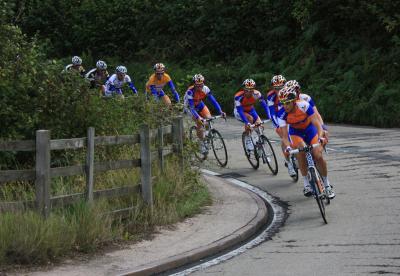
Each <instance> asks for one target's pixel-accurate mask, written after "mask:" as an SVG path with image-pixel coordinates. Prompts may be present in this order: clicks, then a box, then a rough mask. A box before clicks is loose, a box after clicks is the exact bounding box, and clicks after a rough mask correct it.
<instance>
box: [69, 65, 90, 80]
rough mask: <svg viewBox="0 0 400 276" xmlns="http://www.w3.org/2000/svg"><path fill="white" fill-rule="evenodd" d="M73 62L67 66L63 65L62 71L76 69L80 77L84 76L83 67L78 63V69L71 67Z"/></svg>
mask: <svg viewBox="0 0 400 276" xmlns="http://www.w3.org/2000/svg"><path fill="white" fill-rule="evenodd" d="M73 66H74V65H73V64H68V65H67V66H65V69H64V71H66V72H69V71H76V72H78V73H79V74H80V75H81V76H82V77H84V76H85V73H86V71H85V68H83V66H82V65H79V67H78V69H75V67H73Z"/></svg>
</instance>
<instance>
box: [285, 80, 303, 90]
mask: <svg viewBox="0 0 400 276" xmlns="http://www.w3.org/2000/svg"><path fill="white" fill-rule="evenodd" d="M285 87H293V88H294V89H295V90H296V92H299V91H300V88H301V87H300V84H299V83H298V82H297V81H296V80H290V81H288V82H286V83H285Z"/></svg>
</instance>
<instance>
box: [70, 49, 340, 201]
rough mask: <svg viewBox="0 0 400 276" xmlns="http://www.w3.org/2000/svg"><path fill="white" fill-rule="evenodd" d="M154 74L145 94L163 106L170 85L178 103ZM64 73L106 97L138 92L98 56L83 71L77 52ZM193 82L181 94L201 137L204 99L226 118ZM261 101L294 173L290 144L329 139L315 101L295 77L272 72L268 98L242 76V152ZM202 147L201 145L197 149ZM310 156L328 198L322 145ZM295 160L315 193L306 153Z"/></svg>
mask: <svg viewBox="0 0 400 276" xmlns="http://www.w3.org/2000/svg"><path fill="white" fill-rule="evenodd" d="M153 69H154V73H153V74H152V75H151V76H150V77H149V79H148V81H147V83H146V88H145V90H146V95H148V96H153V97H154V98H155V99H157V100H160V101H162V102H163V103H164V104H166V105H171V104H172V103H171V100H170V98H169V96H168V95H167V94H166V93H165V92H164V87H165V86H166V85H168V86H169V88H170V90H171V92H172V94H173V97H174V101H175V102H176V103H179V102H180V97H179V94H178V92H177V90H176V88H175V85H174V83H173V81H172V79H171V77H170V76H169V75H168V74H167V73H166V72H165V66H164V64H162V63H157V64H155V65H154V67H153ZM65 70H66V71H71V70H73V71H75V72H77V73H79V74H80V75H81V76H83V77H85V78H86V79H87V80H89V81H90V85H91V87H93V88H100V91H101V93H102V95H103V96H104V97H111V96H113V95H118V96H121V97H123V91H122V86H123V85H125V84H127V85H128V86H129V88H130V89H131V91H132V92H133V93H134V94H137V93H138V91H137V89H136V88H135V86H134V84H133V82H132V80H131V78H130V77H129V75H127V69H126V67H125V66H123V65H119V66H117V67H116V69H115V73H114V74H113V75H111V76H109V73H108V72H107V64H106V63H105V62H104V61H102V60H99V61H97V63H96V68H93V69H91V70H90V71H89V72H86V71H85V69H84V68H83V66H82V59H81V58H80V57H78V56H74V57H73V58H72V64H70V65H67V66H66V68H65ZM192 80H193V83H192V85H190V86H189V87H188V89H187V91H186V93H185V95H184V100H183V101H184V103H183V104H184V111H185V113H186V114H188V115H189V116H190V117H191V118H192V119H193V121H194V122H195V123H196V126H197V136H198V137H199V138H200V140H202V139H204V124H205V119H209V118H211V113H210V110H209V109H208V107H207V106H206V105H205V103H204V100H205V99H206V98H208V99H209V100H210V101H211V103H212V104H213V106H214V108H215V110H216V112H217V113H218V114H220V115H222V116H223V117H225V116H226V114H225V112H223V110H222V108H221V106H220V104H219V103H218V101H217V100H216V99H215V97H214V95H213V93H212V91H211V89H210V88H209V87H208V86H207V85H205V78H204V76H203V75H201V74H196V75H194V76H193V79H192ZM257 102H259V103H260V104H261V106H262V107H263V109H264V111H265V113H266V115H267V117H268V118H269V119H270V120H271V122H272V125H273V128H274V129H275V131H276V133H277V134H278V136H279V137H280V139H281V147H282V152H283V154H284V156H285V160H286V165H287V167H288V172H289V175H291V176H293V175H294V174H296V172H295V170H294V168H293V164H292V163H291V162H290V161H289V152H290V151H291V150H292V149H294V148H299V147H304V146H305V145H306V144H308V145H312V144H317V143H320V144H321V145H322V146H325V145H326V144H327V142H328V131H327V128H326V126H325V125H324V122H323V119H322V117H321V115H320V113H319V112H318V109H317V107H316V106H315V103H314V101H313V99H312V98H311V97H310V96H309V95H307V94H304V93H302V91H301V87H300V84H299V83H298V82H297V81H296V80H289V81H286V79H285V77H283V76H282V75H276V76H274V77H273V78H272V80H271V90H270V91H268V93H267V94H266V97H264V95H263V94H262V93H261V92H260V91H259V90H257V89H256V83H255V81H254V80H252V79H246V80H245V81H244V82H243V84H242V88H241V89H240V91H238V92H237V93H236V94H235V95H234V115H235V118H236V119H238V120H239V121H241V122H243V123H244V132H245V133H246V134H247V136H246V142H245V144H246V150H247V151H253V150H254V145H253V143H252V140H251V136H250V132H251V125H253V124H260V123H261V118H260V116H259V115H258V114H257V112H256V110H255V107H254V105H255V104H256V103H257ZM203 149H204V148H203V147H202V148H201V150H203ZM312 151H313V157H314V159H315V162H316V165H317V167H318V169H319V171H320V173H321V176H322V178H323V181H324V185H325V191H326V193H327V195H328V197H329V198H330V199H333V198H334V197H335V193H334V191H333V189H332V186H331V185H330V182H329V179H328V171H327V164H326V161H325V159H324V157H323V154H322V151H323V147H315V148H313V150H312ZM298 163H299V169H300V172H301V175H302V176H303V182H304V190H303V191H304V196H306V197H309V196H311V195H312V193H313V191H312V188H311V185H310V183H309V181H308V177H307V166H306V160H305V155H304V153H300V154H298Z"/></svg>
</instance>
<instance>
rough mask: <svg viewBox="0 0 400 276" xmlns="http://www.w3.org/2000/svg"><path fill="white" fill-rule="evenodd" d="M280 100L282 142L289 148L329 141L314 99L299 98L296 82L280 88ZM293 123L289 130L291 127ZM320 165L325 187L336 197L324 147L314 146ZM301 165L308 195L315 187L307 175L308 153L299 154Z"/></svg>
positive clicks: (331, 196)
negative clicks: (281, 106)
mask: <svg viewBox="0 0 400 276" xmlns="http://www.w3.org/2000/svg"><path fill="white" fill-rule="evenodd" d="M279 102H280V103H281V104H282V105H283V108H281V109H280V110H279V112H278V116H277V118H278V124H279V127H280V128H282V143H283V144H284V146H285V147H286V152H288V151H290V150H291V149H292V147H293V148H299V147H303V146H305V144H306V143H307V144H309V145H312V144H316V143H318V142H320V143H321V144H322V145H325V144H326V143H327V140H326V138H324V137H323V136H324V135H323V129H322V126H321V123H320V121H319V119H318V117H317V115H316V114H315V112H314V109H313V108H312V106H311V105H310V103H308V102H306V101H304V100H301V99H298V95H297V92H296V89H295V88H294V87H293V86H286V87H284V88H282V89H281V90H280V91H279ZM287 125H289V131H288V128H287ZM312 154H313V157H314V160H315V162H316V165H317V167H318V169H319V171H320V172H321V176H322V178H323V180H324V184H325V190H326V192H327V195H328V197H329V198H330V199H333V198H334V197H335V193H334V192H333V189H332V186H331V185H330V183H329V179H328V170H327V164H326V161H325V160H324V158H323V156H322V147H317V148H314V149H313V151H312ZM298 161H299V168H300V171H301V174H302V176H303V179H304V191H303V192H304V195H305V196H306V197H309V196H311V195H312V188H311V186H310V183H309V182H308V179H307V166H306V160H305V154H304V153H300V154H299V155H298Z"/></svg>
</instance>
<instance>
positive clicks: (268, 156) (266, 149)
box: [260, 135, 278, 175]
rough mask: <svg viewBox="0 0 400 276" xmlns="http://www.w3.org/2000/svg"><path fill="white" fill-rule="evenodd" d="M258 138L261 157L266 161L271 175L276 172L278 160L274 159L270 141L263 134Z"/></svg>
mask: <svg viewBox="0 0 400 276" xmlns="http://www.w3.org/2000/svg"><path fill="white" fill-rule="evenodd" d="M260 139H261V141H262V154H263V156H262V158H263V161H264V162H266V163H267V165H268V168H269V169H270V170H271V172H272V174H273V175H277V174H278V161H277V160H276V156H275V151H274V148H273V147H272V145H271V142H270V141H269V139H268V138H267V137H266V136H265V135H261V136H260Z"/></svg>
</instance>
